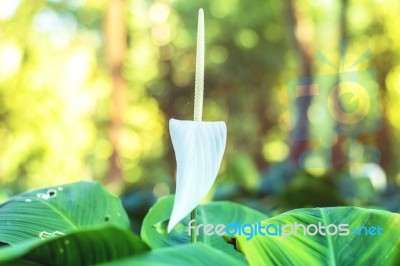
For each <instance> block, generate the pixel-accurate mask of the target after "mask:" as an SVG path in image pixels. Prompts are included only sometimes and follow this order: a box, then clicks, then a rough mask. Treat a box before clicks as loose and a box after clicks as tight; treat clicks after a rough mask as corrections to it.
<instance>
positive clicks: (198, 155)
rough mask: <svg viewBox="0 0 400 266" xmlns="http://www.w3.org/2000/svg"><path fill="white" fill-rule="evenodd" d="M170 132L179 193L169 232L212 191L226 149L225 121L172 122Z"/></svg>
mask: <svg viewBox="0 0 400 266" xmlns="http://www.w3.org/2000/svg"><path fill="white" fill-rule="evenodd" d="M169 130H170V134H171V139H172V145H173V147H174V151H175V157H176V162H177V174H176V192H175V201H174V206H173V209H172V214H171V218H170V220H169V224H168V232H170V231H171V230H172V228H174V226H175V225H176V224H177V223H179V222H180V221H181V220H182V219H183V218H185V217H186V216H187V215H188V214H189V213H190V212H191V211H192V210H193V209H194V208H196V207H197V205H199V204H200V202H201V200H202V199H203V198H204V197H205V195H206V194H207V193H208V192H209V191H210V189H211V187H212V185H213V184H214V181H215V178H216V177H217V174H218V170H219V167H220V165H221V161H222V157H223V154H224V151H225V146H226V135H227V132H226V125H225V122H222V121H218V122H202V121H187V120H176V119H171V120H170V121H169Z"/></svg>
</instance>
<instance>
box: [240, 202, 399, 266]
mask: <svg viewBox="0 0 400 266" xmlns="http://www.w3.org/2000/svg"><path fill="white" fill-rule="evenodd" d="M295 222H297V223H298V224H303V225H305V226H308V225H309V224H316V225H317V226H318V223H321V225H322V226H327V225H329V224H335V225H336V226H338V225H339V224H348V229H349V234H348V235H339V232H338V233H337V234H336V235H332V236H330V235H325V236H323V235H321V234H317V235H315V236H311V235H307V236H305V235H304V230H303V229H302V228H301V227H298V231H297V232H298V233H297V235H290V236H287V237H285V238H283V237H282V236H279V235H278V236H271V235H264V236H261V235H257V236H255V237H253V238H252V239H250V240H246V236H243V235H242V236H238V237H237V241H238V246H239V250H241V251H242V252H243V253H244V254H245V256H246V258H247V260H248V262H249V263H250V265H400V255H399V254H400V230H399V227H400V215H399V214H395V213H390V212H387V211H381V210H370V209H363V208H357V207H335V208H315V209H298V210H293V211H289V212H286V213H283V214H281V215H278V216H276V217H273V218H270V219H267V220H265V221H263V222H262V225H264V226H267V225H269V224H275V225H276V226H277V227H279V223H282V228H283V225H285V224H291V225H294V224H295ZM361 226H365V227H367V228H369V227H371V226H376V227H377V226H380V227H382V228H383V231H382V233H383V234H382V235H375V236H372V235H365V230H364V229H361V230H360V227H361ZM353 229H354V230H356V231H355V232H353ZM357 229H358V230H357ZM282 230H283V229H282ZM290 230H291V229H290V228H286V230H285V232H289V231H290ZM274 231H275V230H273V227H270V229H269V232H271V233H274ZM338 231H339V230H338ZM310 232H311V233H312V232H314V229H312V228H311V229H310ZM322 232H323V233H325V234H326V232H325V231H324V230H322ZM330 232H331V234H333V232H334V228H333V227H331V228H330ZM340 232H342V233H344V234H346V233H345V232H344V231H340ZM359 233H360V234H359ZM375 233H376V234H377V231H375Z"/></svg>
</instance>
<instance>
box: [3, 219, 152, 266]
mask: <svg viewBox="0 0 400 266" xmlns="http://www.w3.org/2000/svg"><path fill="white" fill-rule="evenodd" d="M148 250H149V248H148V246H147V245H146V244H145V243H144V242H143V241H142V240H141V239H140V238H139V237H138V236H136V235H134V234H132V233H131V232H130V231H127V230H123V229H120V228H117V227H110V226H108V227H102V228H91V229H84V230H82V231H77V232H72V233H70V234H68V235H64V236H58V237H54V238H51V239H47V240H42V241H34V240H33V241H27V242H24V243H21V244H18V245H15V246H8V247H4V248H0V264H1V265H74V266H81V265H93V264H96V263H100V262H106V261H110V260H116V259H121V258H125V257H128V256H130V255H133V254H139V253H141V252H144V251H148Z"/></svg>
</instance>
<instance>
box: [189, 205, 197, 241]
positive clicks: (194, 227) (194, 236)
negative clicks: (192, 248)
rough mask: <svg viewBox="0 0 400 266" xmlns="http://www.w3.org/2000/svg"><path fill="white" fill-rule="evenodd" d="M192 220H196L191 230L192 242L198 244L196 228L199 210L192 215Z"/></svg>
mask: <svg viewBox="0 0 400 266" xmlns="http://www.w3.org/2000/svg"><path fill="white" fill-rule="evenodd" d="M190 220H194V222H193V227H192V228H191V229H190V230H191V232H190V242H192V243H196V242H197V235H196V233H197V232H196V231H197V230H196V227H197V209H196V208H194V209H193V211H192V212H191V213H190Z"/></svg>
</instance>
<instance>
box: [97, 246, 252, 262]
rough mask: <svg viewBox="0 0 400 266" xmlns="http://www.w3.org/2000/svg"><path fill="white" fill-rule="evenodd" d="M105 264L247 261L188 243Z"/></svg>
mask: <svg viewBox="0 0 400 266" xmlns="http://www.w3.org/2000/svg"><path fill="white" fill-rule="evenodd" d="M102 265H103V266H106V265H107V266H124V265H126V266H131V265H140V266H154V265H157V266H176V265H193V266H196V265H229V266H244V265H247V264H246V263H245V262H243V261H241V260H238V259H235V258H233V257H231V256H229V255H228V254H225V253H224V252H222V251H220V250H218V249H214V248H212V247H210V246H208V245H205V244H202V243H197V244H186V245H180V246H176V247H169V248H160V249H155V250H153V251H151V252H147V253H143V254H140V255H137V256H133V257H130V258H126V259H123V260H120V261H115V262H110V263H107V264H102Z"/></svg>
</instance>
